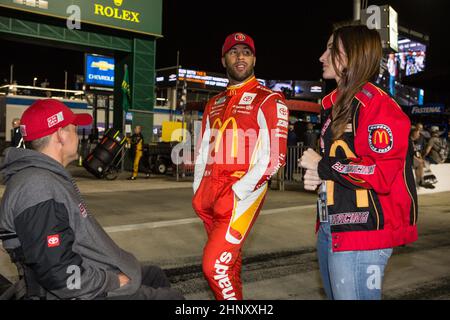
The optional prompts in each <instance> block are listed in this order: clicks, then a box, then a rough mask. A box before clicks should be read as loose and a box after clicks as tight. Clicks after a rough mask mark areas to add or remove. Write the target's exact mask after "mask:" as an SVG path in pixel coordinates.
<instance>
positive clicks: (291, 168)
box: [282, 144, 304, 183]
mask: <svg viewBox="0 0 450 320" xmlns="http://www.w3.org/2000/svg"><path fill="white" fill-rule="evenodd" d="M303 150H304V147H303V144H299V145H297V146H288V147H287V155H286V166H285V167H284V175H283V176H282V178H283V181H284V182H289V183H300V182H302V180H303V168H301V167H299V166H298V159H300V158H301V156H302V154H303Z"/></svg>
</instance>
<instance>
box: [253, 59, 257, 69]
mask: <svg viewBox="0 0 450 320" xmlns="http://www.w3.org/2000/svg"><path fill="white" fill-rule="evenodd" d="M255 66H256V57H255V58H254V59H253V68H254V67H255Z"/></svg>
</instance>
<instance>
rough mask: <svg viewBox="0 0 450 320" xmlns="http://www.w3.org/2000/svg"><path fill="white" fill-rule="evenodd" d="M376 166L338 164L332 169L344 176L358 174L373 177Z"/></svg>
mask: <svg viewBox="0 0 450 320" xmlns="http://www.w3.org/2000/svg"><path fill="white" fill-rule="evenodd" d="M375 167H376V165H373V166H361V165H356V164H342V163H340V162H336V163H335V164H334V165H333V166H332V168H333V169H334V170H335V171H337V172H339V173H343V174H349V173H357V174H362V175H366V176H369V175H372V174H373V173H374V172H375Z"/></svg>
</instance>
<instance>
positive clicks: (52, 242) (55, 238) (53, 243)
mask: <svg viewBox="0 0 450 320" xmlns="http://www.w3.org/2000/svg"><path fill="white" fill-rule="evenodd" d="M59 245H60V241H59V234H52V235H50V236H47V247H49V248H54V247H59Z"/></svg>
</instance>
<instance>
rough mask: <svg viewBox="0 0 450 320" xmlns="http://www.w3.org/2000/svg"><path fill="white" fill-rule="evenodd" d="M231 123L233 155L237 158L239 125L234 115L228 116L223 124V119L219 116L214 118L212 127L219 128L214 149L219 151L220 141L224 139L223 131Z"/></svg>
mask: <svg viewBox="0 0 450 320" xmlns="http://www.w3.org/2000/svg"><path fill="white" fill-rule="evenodd" d="M230 123H231V127H232V130H233V140H232V144H231V156H232V157H233V158H237V148H238V127H237V122H236V119H235V118H233V117H230V118H228V119H227V120H226V121H225V122H224V123H223V124H222V120H220V119H219V118H217V119H216V120H214V122H213V125H212V127H211V129H218V130H219V132H218V134H217V137H216V143H215V146H214V151H215V152H218V151H219V148H220V142H221V141H222V137H223V133H224V131H225V130H226V129H227V127H228V125H229V124H230Z"/></svg>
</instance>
